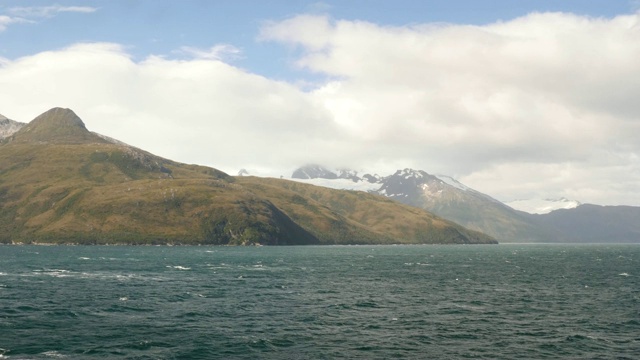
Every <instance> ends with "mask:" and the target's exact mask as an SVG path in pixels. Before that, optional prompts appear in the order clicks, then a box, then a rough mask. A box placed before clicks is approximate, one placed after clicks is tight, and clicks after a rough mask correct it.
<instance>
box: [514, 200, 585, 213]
mask: <svg viewBox="0 0 640 360" xmlns="http://www.w3.org/2000/svg"><path fill="white" fill-rule="evenodd" d="M505 204H507V205H508V206H510V207H512V208H514V209H516V210H520V211H524V212H528V213H530V214H548V213H550V212H552V211H554V210H560V209H573V208H576V207H578V206H580V205H581V203H580V202H579V201H576V200H569V199H567V198H559V199H526V200H524V199H521V200H513V201H508V202H505Z"/></svg>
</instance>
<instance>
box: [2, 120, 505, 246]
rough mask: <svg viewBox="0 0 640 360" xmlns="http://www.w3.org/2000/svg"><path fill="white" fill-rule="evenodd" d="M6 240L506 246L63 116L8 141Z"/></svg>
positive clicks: (34, 124) (374, 201)
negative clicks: (196, 159)
mask: <svg viewBox="0 0 640 360" xmlns="http://www.w3.org/2000/svg"><path fill="white" fill-rule="evenodd" d="M0 242H2V243H12V242H13V243H33V242H35V243H81V244H219V245H222V244H224V245H250V244H264V245H293V244H365V243H368V244H371V243H374V244H385V243H387V244H388V243H495V242H496V241H495V240H494V239H493V238H491V237H490V236H487V235H484V234H482V233H479V232H476V231H473V230H468V229H466V228H464V227H462V226H460V225H458V224H455V223H452V222H450V221H447V220H444V219H442V218H440V217H437V216H435V215H433V214H431V213H429V212H426V211H423V210H419V209H416V208H413V207H409V206H406V205H402V204H400V203H397V202H394V201H391V200H389V199H386V198H384V197H380V196H376V195H373V194H366V193H362V192H353V191H340V190H332V189H325V188H320V187H316V186H312V185H306V184H299V183H295V182H292V181H288V180H280V179H263V178H256V177H252V176H241V177H233V176H229V175H228V174H226V173H224V172H221V171H219V170H216V169H214V168H209V167H204V166H198V165H187V164H182V163H178V162H174V161H171V160H168V159H164V158H161V157H158V156H156V155H153V154H151V153H148V152H146V151H143V150H141V149H138V148H135V147H132V146H128V145H126V144H124V143H121V142H119V141H116V140H113V139H110V138H108V137H105V136H102V135H99V134H95V133H92V132H90V131H89V130H88V129H87V128H86V126H85V124H84V122H83V121H82V120H81V119H80V118H79V117H78V116H77V115H76V114H75V113H74V112H73V111H71V110H69V109H62V108H54V109H51V110H49V111H47V112H45V113H43V114H42V115H40V116H38V117H37V118H36V119H34V120H33V121H31V122H30V123H29V124H27V125H24V126H22V127H21V128H20V129H19V130H18V131H15V132H13V133H11V134H10V135H9V136H7V137H6V138H5V139H3V140H2V142H1V143H0Z"/></svg>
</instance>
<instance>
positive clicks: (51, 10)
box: [9, 4, 98, 18]
mask: <svg viewBox="0 0 640 360" xmlns="http://www.w3.org/2000/svg"><path fill="white" fill-rule="evenodd" d="M97 10H98V9H97V8H95V7H90V6H62V5H57V4H56V5H50V6H28V7H12V8H9V13H10V14H12V15H15V16H21V17H25V18H50V17H53V16H55V15H57V14H59V13H65V12H72V13H84V14H88V13H93V12H96V11H97Z"/></svg>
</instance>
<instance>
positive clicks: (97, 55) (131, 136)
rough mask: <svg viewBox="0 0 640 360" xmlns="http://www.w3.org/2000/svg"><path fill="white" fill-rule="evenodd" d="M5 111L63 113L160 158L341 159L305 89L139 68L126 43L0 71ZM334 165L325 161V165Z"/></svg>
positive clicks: (238, 75)
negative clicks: (70, 112)
mask: <svg viewBox="0 0 640 360" xmlns="http://www.w3.org/2000/svg"><path fill="white" fill-rule="evenodd" d="M0 83H1V84H3V86H2V87H0V109H2V112H3V114H5V113H6V114H7V115H6V116H8V117H10V118H13V119H16V120H21V121H30V120H31V119H33V118H34V117H35V116H37V115H38V114H39V113H41V112H43V111H45V110H47V109H49V108H51V107H54V106H62V107H69V108H72V109H74V111H76V113H77V114H78V115H79V116H80V117H81V118H82V119H83V120H85V122H86V124H87V127H88V128H89V129H91V130H92V131H96V132H99V133H102V134H104V135H108V136H111V137H114V138H117V139H119V140H121V141H124V142H126V143H129V144H131V145H134V146H138V147H141V148H144V149H146V150H149V151H151V152H153V153H156V154H158V155H160V156H164V157H167V158H171V159H175V160H178V161H183V162H188V163H198V164H204V165H211V166H215V167H217V168H220V169H222V170H225V171H228V172H230V173H235V172H237V171H238V169H240V168H243V167H244V168H249V169H252V170H253V169H260V170H264V171H267V170H269V171H274V170H273V169H283V168H285V169H287V172H285V173H275V174H274V175H276V176H277V175H281V174H282V175H285V176H288V175H290V174H289V173H288V172H289V171H290V169H289V168H290V167H293V166H294V165H290V164H296V165H297V164H302V163H305V162H306V161H307V156H312V157H316V156H320V157H322V156H324V153H326V152H329V153H332V152H333V147H334V143H335V142H338V141H339V139H340V137H341V134H340V129H338V128H337V127H336V126H335V125H334V124H333V122H332V121H331V117H330V114H329V113H328V112H327V111H326V110H325V109H324V108H323V107H322V106H321V104H318V103H316V102H315V101H314V99H313V98H311V97H310V96H308V95H307V94H305V93H303V92H301V91H300V90H298V89H297V88H296V87H294V86H292V85H290V84H287V83H284V82H278V81H273V80H270V79H267V78H264V77H262V76H258V75H255V74H251V73H249V72H246V71H244V70H242V69H239V68H236V67H233V66H231V65H229V64H226V63H224V62H222V61H219V60H215V59H204V58H198V59H191V60H172V59H167V58H163V57H158V56H149V57H147V58H145V59H143V60H142V61H134V60H133V58H132V57H131V56H130V55H129V54H128V53H127V52H126V48H124V47H122V46H120V45H118V44H109V43H90V44H77V45H74V46H70V47H68V48H65V49H60V50H57V51H49V52H43V53H39V54H36V55H33V56H28V57H23V58H20V59H17V60H13V61H9V62H8V63H6V64H3V65H2V66H1V67H0ZM325 160H326V159H325Z"/></svg>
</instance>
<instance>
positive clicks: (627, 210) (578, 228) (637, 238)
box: [531, 204, 640, 243]
mask: <svg viewBox="0 0 640 360" xmlns="http://www.w3.org/2000/svg"><path fill="white" fill-rule="evenodd" d="M531 217H532V219H533V220H534V221H535V222H537V223H538V224H540V225H542V226H545V227H547V228H550V229H553V230H554V231H555V232H556V233H557V234H558V237H559V240H560V241H563V242H590V243H609V242H620V243H630V242H631V243H637V242H640V207H635V206H600V205H592V204H583V205H580V206H578V207H576V208H572V209H561V210H555V211H552V212H550V213H547V214H541V215H532V216H531Z"/></svg>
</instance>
